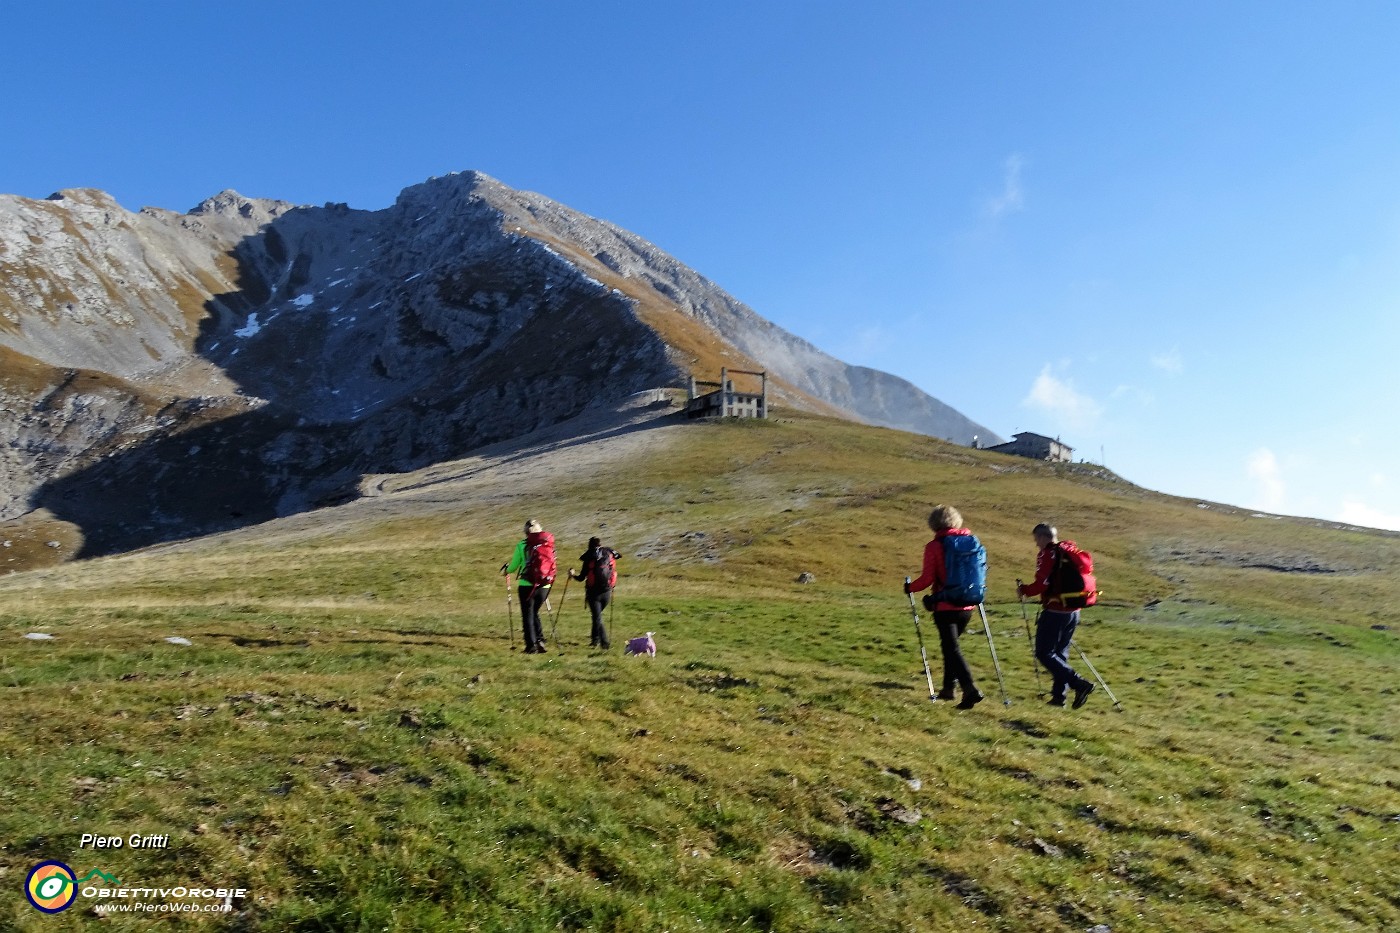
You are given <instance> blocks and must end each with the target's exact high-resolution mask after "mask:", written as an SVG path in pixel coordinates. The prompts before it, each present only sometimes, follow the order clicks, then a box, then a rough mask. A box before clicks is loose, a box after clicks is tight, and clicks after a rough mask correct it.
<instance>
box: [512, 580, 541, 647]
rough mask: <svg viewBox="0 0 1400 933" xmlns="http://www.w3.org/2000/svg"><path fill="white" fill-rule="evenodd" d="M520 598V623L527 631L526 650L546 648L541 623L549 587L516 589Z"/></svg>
mask: <svg viewBox="0 0 1400 933" xmlns="http://www.w3.org/2000/svg"><path fill="white" fill-rule="evenodd" d="M516 590H517V593H518V594H519V596H520V623H521V627H522V628H524V629H525V648H526V649H527V650H530V649H543V648H544V626H543V625H542V624H541V623H540V610H541V609H542V608H543V607H544V601H545V600H546V599H549V587H547V586H536V587H529V586H521V587H517V588H516Z"/></svg>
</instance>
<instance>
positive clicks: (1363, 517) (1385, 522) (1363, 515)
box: [1341, 499, 1400, 531]
mask: <svg viewBox="0 0 1400 933" xmlns="http://www.w3.org/2000/svg"><path fill="white" fill-rule="evenodd" d="M1341 520H1342V521H1344V522H1346V523H1347V524H1348V525H1363V526H1365V527H1367V528H1388V529H1389V530H1391V531H1400V515H1393V514H1390V513H1388V512H1382V511H1381V510H1380V509H1376V508H1372V507H1371V506H1369V505H1367V504H1366V503H1364V502H1358V501H1356V500H1355V499H1344V500H1343V501H1342V515H1341Z"/></svg>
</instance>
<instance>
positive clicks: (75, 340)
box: [0, 173, 995, 554]
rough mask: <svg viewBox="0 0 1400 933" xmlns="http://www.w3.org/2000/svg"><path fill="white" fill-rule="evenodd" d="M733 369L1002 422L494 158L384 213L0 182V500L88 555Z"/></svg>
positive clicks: (814, 404)
mask: <svg viewBox="0 0 1400 933" xmlns="http://www.w3.org/2000/svg"><path fill="white" fill-rule="evenodd" d="M720 366H729V367H731V368H739V369H763V370H766V371H768V372H769V374H770V377H771V379H772V384H771V387H770V388H771V391H772V394H773V396H774V397H773V401H774V404H776V405H778V406H783V405H790V406H795V407H800V408H804V409H809V410H816V411H825V412H828V413H831V414H837V415H840V416H843V417H848V418H854V419H857V420H865V421H870V422H873V423H878V424H887V425H891V426H894V427H902V428H906V429H910V430H915V431H921V432H923V433H928V434H934V435H937V436H941V437H948V438H951V439H953V440H956V441H959V442H964V443H965V442H967V441H968V440H970V438H971V436H972V435H974V434H979V435H981V436H982V437H983V438H984V439H991V438H994V437H995V435H993V434H992V432H990V431H988V430H987V429H986V428H984V427H982V426H980V425H977V424H975V423H973V422H971V421H969V420H968V419H966V418H965V417H963V416H962V415H960V414H959V413H957V412H955V411H953V410H952V409H950V408H948V407H947V406H945V405H942V403H939V402H938V401H937V400H935V399H932V398H930V397H929V396H927V395H925V394H924V393H922V392H920V391H919V390H918V389H916V388H915V387H914V386H912V385H910V384H909V383H907V382H905V381H903V380H900V379H897V378H895V377H893V376H889V375H887V374H884V373H878V372H876V371H874V370H869V369H864V368H862V367H852V366H848V365H847V364H844V363H842V362H840V361H839V360H836V359H835V358H833V357H831V356H829V355H827V354H825V353H822V352H821V351H820V350H818V349H817V348H815V347H813V346H812V345H811V344H809V343H807V342H806V341H803V340H801V339H800V338H797V337H795V336H793V335H791V334H789V333H787V332H785V331H783V330H782V329H781V328H778V327H776V326H774V325H773V324H771V323H770V322H768V321H765V320H764V319H763V318H761V317H759V316H758V315H757V314H756V313H754V312H753V311H752V310H751V309H749V308H747V307H746V306H744V305H743V304H742V303H740V302H738V301H737V300H735V299H734V298H733V297H732V296H729V295H728V294H726V293H725V292H724V291H723V290H722V289H720V288H719V287H718V286H716V285H715V284H714V283H713V282H710V281H709V280H708V279H706V278H704V277H703V276H701V275H700V274H698V273H696V272H695V271H694V270H692V269H689V268H688V267H686V266H684V265H683V264H682V263H680V262H679V261H677V260H676V259H674V258H673V257H671V256H669V255H667V254H666V253H665V252H663V251H662V250H660V249H658V248H657V247H656V246H654V245H653V244H650V243H648V242H647V241H645V240H643V239H642V238H640V237H637V236H635V235H634V234H631V233H628V232H627V231H625V230H622V229H620V228H618V227H616V226H614V225H612V224H608V223H606V222H604V221H600V220H596V219H594V218H590V217H586V216H585V215H582V214H579V213H578V212H575V211H572V210H570V209H568V208H566V207H564V206H563V205H560V204H558V203H556V202H553V201H550V200H549V199H547V198H543V197H541V196H539V195H535V194H529V193H525V192H519V191H515V190H513V189H511V188H508V187H507V186H505V185H503V184H501V183H500V182H497V181H495V180H494V179H491V178H489V177H487V176H485V175H481V174H479V173H464V174H457V175H449V176H445V177H442V178H434V179H431V180H429V181H428V182H425V183H423V184H420V185H415V186H413V187H410V188H407V189H405V190H404V191H403V192H402V193H401V195H400V196H399V198H398V200H397V201H396V203H395V204H394V205H392V206H391V207H389V208H386V209H384V210H381V211H360V210H353V209H351V208H349V207H347V206H345V205H337V204H328V205H325V206H323V207H297V206H293V205H291V204H287V203H284V202H280V201H270V200H259V199H250V198H245V197H243V196H241V195H239V194H237V193H236V192H233V191H225V192H223V193H221V194H219V195H217V196H215V197H213V198H210V199H208V200H206V201H204V202H203V203H201V204H200V205H198V206H197V207H196V208H194V209H193V210H191V211H189V212H188V213H186V214H179V213H175V212H172V211H166V210H161V209H157V208H144V209H142V210H141V211H139V212H135V213H133V212H130V211H127V210H125V209H123V208H122V207H121V206H120V205H118V204H117V203H116V202H115V201H114V200H113V199H112V198H111V197H110V196H109V195H106V194H105V193H103V192H100V191H93V190H86V189H80V190H67V191H63V192H60V193H58V194H56V195H54V196H52V197H51V198H50V199H48V200H46V201H32V200H28V199H23V198H17V197H12V196H0V409H2V410H0V438H3V440H4V441H5V447H4V450H3V453H0V456H3V458H4V459H3V461H0V466H3V474H0V522H3V521H5V520H14V519H17V518H19V517H21V516H23V515H26V514H30V513H33V512H35V511H36V510H46V511H47V513H50V514H52V515H53V516H55V517H56V518H58V519H59V520H61V521H64V522H69V523H71V524H73V525H76V526H78V527H79V528H80V529H81V531H82V535H83V537H84V539H85V542H86V543H85V545H84V553H88V554H97V553H106V552H111V551H116V550H124V549H128V548H132V547H137V546H141V545H143V544H148V543H152V542H154V541H159V540H165V539H168V538H171V537H178V536H188V535H191V534H196V533H201V532H204V531H210V530H215V529H220V528H226V527H231V526H234V525H239V524H246V523H248V522H253V521H260V520H264V519H266V518H271V517H274V516H277V515H285V514H289V513H293V512H297V511H301V510H304V509H306V508H309V507H311V506H313V505H314V504H316V503H318V502H322V501H326V500H327V499H331V498H335V497H337V496H341V495H344V494H347V493H348V491H349V490H352V489H354V488H355V485H356V483H357V480H358V478H359V477H360V476H361V475H362V474H365V473H385V472H393V471H402V470H410V469H415V468H419V467H422V466H424V465H426V464H430V463H434V462H437V461H440V460H444V459H447V458H450V457H454V456H460V455H462V454H463V453H465V452H467V451H469V450H471V449H473V448H476V447H479V446H481V445H483V444H486V443H490V442H494V441H500V440H503V439H506V438H510V437H515V436H519V435H522V434H525V433H527V432H529V431H532V430H536V429H538V428H540V427H543V426H547V425H550V424H554V423H557V422H560V421H563V420H565V419H567V418H571V417H574V416H576V415H578V414H579V413H580V412H582V411H584V410H585V409H588V408H590V407H595V408H610V407H613V406H616V405H618V404H621V403H622V402H623V401H624V400H626V399H628V398H630V397H633V396H634V395H635V394H636V393H638V392H641V391H643V390H647V389H651V388H654V387H664V386H682V385H685V384H686V383H687V382H688V379H689V377H690V376H691V375H692V374H694V375H695V376H697V377H698V378H701V379H713V378H716V376H717V374H718V371H719V368H720Z"/></svg>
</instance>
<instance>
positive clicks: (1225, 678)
mask: <svg viewBox="0 0 1400 933" xmlns="http://www.w3.org/2000/svg"><path fill="white" fill-rule="evenodd" d="M655 436H656V438H657V442H656V443H655V444H653V445H651V446H649V447H648V448H647V450H646V452H645V453H639V454H636V455H635V456H633V457H631V459H628V460H626V461H625V462H619V463H616V464H615V465H614V466H613V467H612V468H611V469H608V470H606V471H602V472H585V473H581V474H580V473H573V472H570V471H568V470H567V469H566V468H565V469H563V470H562V471H561V473H560V476H559V478H558V479H556V480H554V481H553V482H552V483H551V484H549V491H548V493H546V492H545V491H544V487H542V486H540V485H539V484H538V483H536V484H535V485H529V484H525V483H523V482H517V481H515V480H513V479H512V474H511V472H510V470H511V467H510V465H509V464H508V463H506V464H503V465H502V466H501V468H500V469H501V477H500V482H499V485H498V486H497V487H496V491H497V494H494V495H490V496H485V495H475V496H472V497H470V498H462V499H461V500H460V501H459V502H456V503H452V504H449V505H447V506H444V504H443V502H442V501H441V499H440V500H438V501H437V502H436V503H435V504H434V506H433V508H432V509H430V510H424V511H423V512H422V513H421V514H418V513H413V512H412V511H411V510H410V511H406V512H403V513H401V514H399V515H397V516H396V517H384V518H379V519H375V518H373V517H365V516H366V515H371V514H372V513H367V512H363V511H361V512H355V511H354V506H351V507H347V508H346V509H343V510H333V511H329V512H326V513H323V515H321V516H318V517H317V526H316V527H317V530H313V531H311V532H308V533H301V534H298V535H282V536H279V535H276V534H268V533H265V532H263V531H261V530H258V529H254V530H250V531H249V532H245V533H242V534H236V535H228V536H224V537H221V538H219V539H217V540H214V541H209V542H202V543H199V544H197V545H191V546H183V547H174V548H163V549H159V550H154V551H151V552H147V553H144V554H137V555H130V556H126V557H121V558H113V559H106V560H102V561H95V562H91V563H86V564H73V565H67V566H64V567H61V568H57V569H53V570H46V571H42V572H38V573H33V574H21V575H16V576H12V577H9V578H5V579H0V687H3V699H4V708H5V715H4V717H3V718H2V719H0V751H2V752H3V759H0V890H5V891H8V892H9V893H7V894H5V895H3V897H0V927H5V928H15V929H26V930H55V929H76V928H80V927H82V926H85V925H87V924H94V925H96V924H99V923H100V924H101V926H102V928H103V929H111V930H136V929H148V928H151V926H152V925H153V924H156V923H157V921H156V920H154V919H152V917H150V916H146V917H141V918H136V919H134V918H132V917H130V916H124V915H118V914H112V915H109V916H108V917H107V918H106V919H104V920H101V921H99V920H97V919H96V918H95V916H94V915H93V913H92V910H91V908H92V906H93V904H94V903H95V902H94V901H93V900H92V899H80V900H79V902H78V903H77V905H75V907H74V908H73V909H71V910H70V911H69V912H67V913H65V914H61V915H57V916H54V917H49V916H45V915H42V914H40V913H38V912H37V911H35V910H34V909H33V908H32V907H30V906H29V905H28V903H27V902H26V901H25V899H24V897H23V894H22V893H21V888H22V886H23V881H24V878H25V876H26V874H27V873H28V871H29V869H30V868H31V867H32V866H34V865H35V864H37V863H38V862H40V861H43V860H45V859H57V860H60V861H64V862H65V863H67V864H69V865H70V866H71V867H72V868H74V869H75V870H76V871H78V872H83V873H86V872H88V871H89V870H90V869H94V868H100V869H102V870H104V871H106V872H108V873H109V874H111V875H113V876H114V877H116V878H119V879H120V880H121V881H123V882H124V883H126V884H129V885H130V884H141V885H143V886H151V887H166V886H170V885H173V884H177V883H179V884H189V885H196V884H198V885H209V886H224V887H242V888H246V889H248V891H249V896H248V898H246V899H245V900H243V901H240V902H237V903H235V904H234V910H233V912H232V913H230V914H227V915H222V916H212V915H206V916H200V915H188V914H184V915H179V916H178V917H176V918H174V920H173V921H172V922H173V923H177V924H180V925H182V926H188V927H191V928H196V929H249V930H279V931H280V930H327V931H330V930H365V931H369V930H557V929H563V930H571V929H572V930H739V929H760V930H763V929H767V930H789V931H824V930H952V929H991V930H1008V931H1060V930H1064V931H1071V930H1073V931H1079V930H1086V929H1089V928H1090V927H1093V926H1095V925H1099V924H1104V925H1107V926H1108V927H1110V928H1111V929H1112V930H1115V931H1144V930H1159V931H1181V930H1191V931H1211V930H1238V931H1253V930H1260V929H1265V928H1267V929H1271V930H1292V931H1315V930H1384V929H1394V928H1400V894H1397V891H1400V753H1398V752H1397V734H1398V732H1397V730H1400V727H1398V726H1397V712H1400V709H1398V708H1397V702H1396V696H1395V685H1396V683H1397V661H1398V660H1400V643H1397V635H1398V634H1400V610H1397V607H1400V540H1397V537H1396V536H1394V535H1386V534H1382V533H1371V532H1364V531H1359V530H1355V529H1345V528H1339V527H1336V526H1326V525H1322V524H1319V523H1310V522H1300V521H1293V520H1280V519H1274V518H1269V517H1256V516H1253V515H1251V514H1250V513H1248V512H1245V511H1239V510H1234V509H1229V508H1226V507H1223V506H1218V505H1212V504H1209V503H1198V502H1196V501H1192V500H1182V499H1174V498H1169V497H1164V496H1159V495H1156V494H1154V493H1149V492H1146V491H1144V490H1141V489H1138V488H1136V487H1133V486H1131V485H1128V484H1126V483H1123V482H1121V481H1119V480H1117V479H1116V478H1114V477H1112V476H1111V475H1110V474H1107V473H1105V472H1103V471H1100V470H1095V469H1092V468H1088V467H1083V466H1076V467H1064V466H1061V467H1052V466H1049V465H1046V464H1038V463H1033V462H1030V461H1024V460H1017V459H1013V458H1009V457H1005V456H1001V455H996V454H988V453H985V452H977V451H970V450H965V449H961V448H955V447H951V446H949V445H946V444H943V443H941V442H937V441H933V440H929V439H927V438H921V437H916V436H913V435H908V434H903V433H899V432H894V431H887V430H881V429H874V428H868V427H861V426H856V425H851V424H847V423H843V422H839V421H831V420H825V419H819V418H806V417H799V418H785V419H782V420H779V421H774V422H767V423H753V422H749V423H730V424H724V425H693V426H686V427H677V426H669V427H666V428H665V429H657V431H656V435H655ZM555 456H558V457H560V458H563V459H562V463H563V465H564V467H567V464H568V459H567V458H568V457H569V452H568V449H567V447H565V448H563V449H561V450H560V451H558V452H557V453H556V454H555ZM443 490H444V491H443V496H449V495H450V487H448V486H444V487H443ZM937 502H948V503H952V504H954V505H957V506H958V507H959V508H960V509H961V510H962V512H963V514H964V516H965V517H966V519H967V521H968V524H969V525H970V527H972V529H973V530H974V531H976V532H977V533H978V534H979V535H980V536H981V537H982V539H983V541H984V542H985V543H986V545H987V548H988V550H989V552H990V561H991V581H990V582H991V591H990V594H989V597H988V599H989V604H988V611H989V613H990V617H991V623H992V626H991V627H992V630H993V633H994V635H995V639H996V645H997V650H998V654H999V657H1000V661H1001V667H1002V671H1003V674H1004V676H1005V682H1006V689H1007V691H1008V693H1009V695H1010V699H1011V705H1010V706H1009V707H1008V706H1004V705H1003V704H1002V703H1001V702H1000V692H999V689H998V684H997V678H996V675H995V673H994V671H993V669H992V665H991V660H990V655H989V652H988V650H987V641H986V638H985V636H984V635H983V634H982V632H981V631H980V626H979V625H974V626H973V631H970V632H969V633H968V634H967V636H966V638H965V640H964V650H965V651H966V653H967V655H968V656H969V658H970V661H971V664H972V665H973V668H974V672H975V673H976V675H977V676H978V678H979V681H980V684H981V686H982V689H983V690H984V691H985V692H987V694H988V695H989V699H988V700H987V701H986V702H984V703H983V704H982V705H980V706H979V707H977V708H976V709H974V710H971V711H966V712H963V711H958V710H955V709H954V708H953V706H952V704H946V703H938V704H932V703H930V702H929V701H928V698H927V690H926V688H925V686H924V682H923V674H922V670H921V667H920V664H919V657H918V645H917V641H916V639H915V631H914V627H913V624H912V621H911V619H910V615H909V608H908V603H907V602H906V601H905V599H904V597H903V595H902V593H901V590H900V584H901V583H902V580H903V577H904V576H905V575H906V574H913V573H916V572H917V569H918V561H919V557H920V554H921V551H922V547H923V544H924V541H925V540H926V539H927V537H928V533H927V530H926V527H925V525H924V520H925V517H926V515H927V513H928V510H929V508H930V507H931V506H932V505H933V504H935V503H937ZM348 515H357V516H359V517H357V518H355V519H354V520H353V521H352V520H347V519H345V518H344V516H348ZM386 515H388V513H386ZM529 516H534V517H538V518H539V519H540V520H542V521H543V522H544V523H545V525H546V527H548V528H550V529H551V530H553V531H554V532H555V534H556V535H557V536H558V537H559V540H560V548H559V550H560V554H561V558H563V559H567V558H570V557H572V556H573V555H576V554H578V553H580V552H581V551H582V550H583V545H584V543H585V541H586V539H587V537H588V535H589V534H591V533H601V534H602V536H603V537H604V538H605V539H606V540H607V541H608V542H609V543H611V544H613V545H614V546H615V547H617V548H618V549H619V550H620V551H622V552H623V554H624V559H623V562H622V566H621V569H622V572H623V580H622V584H621V586H620V588H619V590H618V600H617V605H616V607H615V609H614V615H613V618H612V628H613V639H614V645H615V646H619V645H620V644H621V642H622V641H623V640H624V638H625V637H626V636H628V635H634V634H638V633H641V632H644V631H653V632H656V633H657V635H656V640H657V642H658V644H659V646H660V651H659V653H658V655H657V657H656V658H655V659H637V658H628V657H623V656H621V655H620V653H619V652H618V651H616V650H614V651H613V652H612V653H611V654H598V653H594V652H590V651H589V650H588V649H587V647H586V641H587V631H588V626H587V621H586V618H585V615H584V612H583V606H582V601H581V599H580V595H581V594H580V593H579V591H578V589H577V588H574V589H573V590H572V591H571V592H569V593H567V595H566V594H565V593H564V592H563V588H562V586H560V587H556V592H555V595H554V597H553V600H552V602H553V606H554V607H555V608H556V609H559V610H560V615H559V622H558V632H557V637H554V638H553V639H552V643H551V652H550V653H549V654H548V655H545V656H540V657H534V656H526V655H524V654H523V653H521V652H520V651H513V650H512V638H513V640H514V644H515V647H517V648H518V647H519V644H520V641H519V639H520V636H519V633H518V631H517V632H515V634H514V635H513V636H509V635H508V633H509V632H510V630H511V629H510V627H508V620H509V623H510V626H514V625H516V624H518V623H516V622H515V620H514V615H513V608H514V607H513V606H512V607H509V608H508V607H507V604H506V599H505V592H506V589H505V587H504V586H503V583H502V579H501V577H500V576H498V575H497V568H499V566H500V564H501V563H502V561H504V560H505V559H506V557H507V556H508V555H509V551H510V549H511V547H512V546H513V544H514V542H515V540H516V537H517V532H518V530H519V528H520V526H521V523H522V522H523V521H524V519H525V518H526V517H529ZM1047 519H1048V520H1050V521H1054V522H1056V523H1057V524H1058V525H1059V527H1060V528H1061V531H1062V535H1063V536H1064V537H1067V538H1072V539H1074V540H1076V541H1078V542H1079V543H1080V544H1081V545H1082V546H1084V547H1086V548H1088V549H1090V550H1091V551H1093V552H1094V554H1095V556H1096V559H1097V565H1098V570H1099V576H1100V581H1101V584H1102V586H1103V588H1104V590H1105V592H1106V599H1105V603H1104V604H1103V605H1101V606H1099V607H1097V608H1095V609H1093V610H1090V611H1088V612H1087V613H1086V614H1085V615H1086V620H1085V624H1084V625H1083V627H1082V628H1081V632H1080V636H1081V637H1080V642H1079V643H1080V645H1081V646H1082V647H1083V648H1084V649H1085V651H1087V652H1088V654H1089V656H1090V658H1091V659H1092V660H1093V662H1094V664H1095V666H1096V667H1097V668H1098V669H1099V671H1100V673H1102V675H1103V676H1104V678H1105V680H1106V681H1107V682H1108V685H1109V686H1110V687H1111V688H1112V689H1113V691H1114V693H1115V694H1116V695H1117V696H1118V698H1119V700H1120V701H1121V703H1122V707H1123V710H1122V712H1118V711H1115V710H1114V709H1113V706H1112V704H1111V703H1110V702H1109V701H1108V698H1107V697H1106V696H1104V695H1103V694H1102V693H1098V694H1095V695H1094V696H1093V697H1092V698H1091V699H1090V701H1089V703H1088V705H1086V706H1085V707H1084V708H1083V709H1081V710H1078V711H1070V710H1065V709H1052V708H1049V707H1046V706H1045V705H1044V704H1043V702H1042V699H1041V698H1040V697H1038V696H1037V679H1036V677H1035V675H1034V674H1033V671H1032V667H1031V664H1030V651H1029V647H1028V645H1027V640H1026V635H1025V633H1026V628H1025V626H1024V623H1023V621H1022V616H1021V607H1020V606H1019V604H1018V603H1017V602H1016V601H1015V597H1014V581H1015V578H1016V577H1017V576H1021V577H1028V576H1029V575H1030V573H1031V569H1032V566H1033V561H1034V552H1033V551H1034V549H1033V544H1032V543H1031V540H1030V535H1029V529H1030V528H1031V526H1032V525H1034V524H1035V523H1036V522H1037V521H1041V520H1047ZM600 529H601V531H600ZM804 572H807V573H811V574H812V575H813V576H814V577H815V582H814V583H811V584H807V585H802V584H798V583H797V582H796V578H797V577H798V575H799V574H801V573H804ZM561 602H562V604H563V605H562V607H561V606H560V604H561ZM508 612H509V613H511V614H509V615H508ZM552 621H553V620H552V619H551V621H550V623H547V624H546V627H547V630H548V629H549V628H550V627H551V624H552ZM34 632H38V633H47V634H51V635H53V636H54V637H53V638H52V639H50V640H42V641H39V640H26V639H24V638H23V637H22V636H24V635H25V634H26V633H34ZM169 636H180V637H183V638H187V639H188V640H189V641H190V642H191V643H192V644H190V645H188V646H184V645H175V644H170V643H167V642H165V641H164V639H165V638H167V637H169ZM925 637H926V639H927V640H928V641H929V647H930V651H931V652H932V653H933V655H934V664H935V677H936V676H937V657H936V653H937V652H936V641H937V640H936V637H934V636H933V633H932V632H931V630H928V629H927V628H926V632H925ZM1076 663H1078V658H1077V657H1076ZM1042 676H1043V675H1042ZM85 832H86V833H96V834H109V835H121V836H123V837H125V836H127V835H129V834H131V833H143V834H161V833H169V834H170V847H169V848H168V849H166V850H146V851H141V850H132V849H130V848H123V849H120V850H108V851H103V852H96V851H93V850H91V849H80V848H79V838H80V835H81V834H82V833H85Z"/></svg>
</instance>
